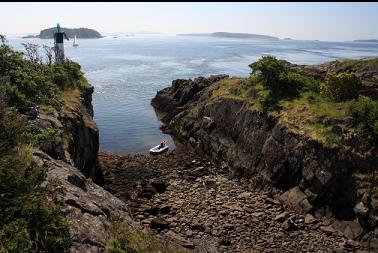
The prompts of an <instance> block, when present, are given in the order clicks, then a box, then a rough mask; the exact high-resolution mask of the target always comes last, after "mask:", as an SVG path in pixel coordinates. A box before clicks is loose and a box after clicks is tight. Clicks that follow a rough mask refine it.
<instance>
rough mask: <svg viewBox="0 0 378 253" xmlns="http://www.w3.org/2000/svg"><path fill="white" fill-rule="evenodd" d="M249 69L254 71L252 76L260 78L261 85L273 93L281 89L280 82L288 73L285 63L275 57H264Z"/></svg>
mask: <svg viewBox="0 0 378 253" xmlns="http://www.w3.org/2000/svg"><path fill="white" fill-rule="evenodd" d="M249 67H250V68H251V69H252V72H251V75H252V76H257V77H259V81H260V82H261V84H262V85H263V86H264V87H266V88H269V89H272V90H273V91H278V90H279V89H280V80H281V79H282V77H283V76H285V75H286V73H287V69H286V67H285V65H284V61H281V60H278V59H277V58H276V57H274V56H263V57H261V59H260V60H258V61H257V62H254V63H252V64H250V65H249Z"/></svg>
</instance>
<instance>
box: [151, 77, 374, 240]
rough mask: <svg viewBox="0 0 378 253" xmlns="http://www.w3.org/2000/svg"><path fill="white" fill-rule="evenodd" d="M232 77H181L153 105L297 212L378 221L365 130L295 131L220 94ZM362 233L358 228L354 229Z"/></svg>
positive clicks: (370, 224) (174, 128) (171, 128)
mask: <svg viewBox="0 0 378 253" xmlns="http://www.w3.org/2000/svg"><path fill="white" fill-rule="evenodd" d="M229 81H231V82H234V81H235V80H234V79H233V78H229V77H228V76H224V75H220V76H211V77H210V78H203V77H199V78H196V79H194V80H183V79H178V80H174V81H173V82H172V86H171V87H169V88H165V89H163V90H161V91H158V93H157V94H156V96H155V98H153V99H152V105H153V106H154V107H155V109H156V110H158V111H161V112H163V113H165V116H164V118H163V122H164V123H166V126H165V127H164V129H165V131H167V132H169V133H172V134H174V135H175V136H177V137H178V138H180V139H181V141H183V142H184V143H187V144H190V145H192V146H193V147H195V148H197V149H198V150H200V151H202V152H204V153H206V154H207V155H209V156H210V157H212V158H214V159H215V160H217V161H219V162H220V163H221V164H228V165H229V167H230V168H231V170H232V172H233V173H234V175H235V176H242V177H249V178H256V180H260V181H261V182H263V181H265V182H266V184H272V185H275V186H276V187H279V188H281V189H283V190H285V191H287V192H286V193H285V194H284V195H283V196H281V197H280V199H281V200H282V201H283V202H284V203H285V204H287V205H289V206H291V207H292V208H294V209H296V210H297V211H298V212H304V213H307V212H310V213H312V214H323V215H325V214H326V213H327V212H331V214H332V216H334V217H335V218H338V219H341V220H349V221H352V220H355V219H356V218H358V219H359V223H360V224H361V225H363V226H365V228H367V230H371V229H373V228H375V227H376V226H377V221H378V216H377V213H378V204H377V203H378V201H377V200H378V195H375V194H372V193H371V191H369V190H368V188H369V187H365V185H364V184H369V182H366V181H368V180H367V179H366V178H368V177H369V175H370V174H369V173H371V172H372V171H374V170H376V169H377V168H376V166H377V164H378V158H377V157H378V156H377V149H376V147H375V146H369V147H367V148H366V147H365V148H362V146H363V145H361V143H364V137H362V136H359V135H358V134H356V133H353V132H348V131H346V132H345V133H343V136H342V137H341V139H342V145H341V146H329V145H326V144H325V143H323V142H321V141H319V140H317V139H314V138H312V137H310V136H307V135H306V134H301V133H298V132H297V131H293V129H291V128H290V127H288V126H287V125H285V124H284V123H283V122H282V121H280V117H281V115H280V114H277V113H265V112H261V111H259V110H257V109H256V108H255V107H254V103H253V102H251V101H246V100H243V99H240V98H238V97H237V96H224V95H222V94H221V93H220V92H219V90H221V89H222V85H224V82H229ZM236 82H239V81H238V80H236ZM243 82H244V81H241V83H243ZM293 113H294V112H293ZM364 173H365V174H364ZM361 174H363V176H361ZM356 175H358V176H356ZM362 178H363V179H362ZM362 185H364V186H362ZM369 189H370V188H369ZM358 205H359V206H358ZM361 210H362V211H361ZM355 222H356V221H355ZM343 229H344V230H345V226H344V227H343ZM361 235H362V234H361V231H359V232H356V234H353V235H351V236H350V237H351V238H353V239H355V238H357V237H358V236H361Z"/></svg>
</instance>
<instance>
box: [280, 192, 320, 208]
mask: <svg viewBox="0 0 378 253" xmlns="http://www.w3.org/2000/svg"><path fill="white" fill-rule="evenodd" d="M279 200H280V201H281V203H283V204H284V205H286V206H289V207H291V208H293V209H294V210H296V211H297V212H300V213H307V212H309V211H310V210H311V209H312V207H313V206H312V205H311V204H310V202H309V201H308V200H307V196H306V194H304V193H303V192H302V191H301V190H300V189H299V187H298V186H295V187H293V188H292V189H290V190H288V191H286V192H284V193H283V194H282V195H281V196H280V197H279Z"/></svg>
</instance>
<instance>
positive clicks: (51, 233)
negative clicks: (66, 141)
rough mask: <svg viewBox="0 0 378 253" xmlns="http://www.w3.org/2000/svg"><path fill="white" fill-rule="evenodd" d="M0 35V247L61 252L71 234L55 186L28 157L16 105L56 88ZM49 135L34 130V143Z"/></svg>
mask: <svg viewBox="0 0 378 253" xmlns="http://www.w3.org/2000/svg"><path fill="white" fill-rule="evenodd" d="M0 39H1V40H2V43H3V44H2V45H1V46H0V252H7V253H8V252H9V253H13V252H15V253H16V252H64V250H65V249H67V248H68V247H69V246H70V244H71V238H70V235H69V227H68V223H67V220H66V219H65V218H64V217H63V216H62V215H61V209H62V203H60V202H56V201H53V200H52V199H56V194H57V193H56V192H55V191H53V190H51V189H47V188H44V187H42V186H41V184H42V182H43V181H44V180H45V170H43V169H41V168H39V167H37V166H36V165H35V164H33V162H32V152H31V149H30V148H29V146H28V144H29V143H32V142H33V139H32V138H31V137H33V136H32V135H28V134H25V133H26V132H27V131H28V127H27V120H26V116H24V115H21V114H19V113H18V110H17V108H16V107H15V106H21V105H22V104H23V103H27V102H28V101H45V102H47V103H49V102H51V101H50V100H49V99H53V98H54V97H55V98H56V95H57V93H56V91H57V89H56V87H55V88H52V87H53V86H52V85H51V83H47V84H46V83H44V82H45V81H46V80H49V78H47V77H46V75H48V74H46V73H49V69H46V68H45V67H41V66H40V65H39V64H37V63H31V62H30V61H27V60H24V59H22V57H21V55H20V54H19V53H17V52H15V51H13V50H11V49H10V48H9V47H8V46H7V45H5V44H4V37H3V36H0ZM28 84H29V85H28ZM29 93H30V94H29ZM31 94H32V95H33V96H34V97H32V95H31ZM53 135H54V134H53V132H52V131H47V133H45V134H42V135H41V136H37V140H38V143H39V144H42V143H44V142H45V141H47V140H50V139H51V138H52V137H51V136H53ZM48 142H49V141H47V143H48Z"/></svg>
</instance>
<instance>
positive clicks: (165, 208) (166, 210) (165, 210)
mask: <svg viewBox="0 0 378 253" xmlns="http://www.w3.org/2000/svg"><path fill="white" fill-rule="evenodd" d="M171 209H172V206H171V205H163V206H162V207H160V209H159V212H160V213H161V214H167V213H169V212H170V211H171Z"/></svg>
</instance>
